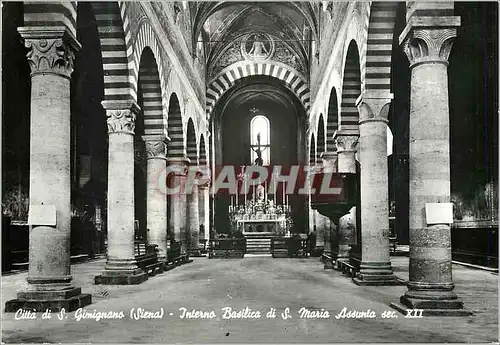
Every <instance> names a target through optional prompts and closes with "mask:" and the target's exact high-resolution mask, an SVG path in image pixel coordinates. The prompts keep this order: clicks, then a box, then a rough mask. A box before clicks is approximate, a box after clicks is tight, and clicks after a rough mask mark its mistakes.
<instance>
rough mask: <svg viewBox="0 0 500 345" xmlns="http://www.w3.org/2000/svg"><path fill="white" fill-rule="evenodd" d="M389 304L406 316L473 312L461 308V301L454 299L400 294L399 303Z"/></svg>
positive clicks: (467, 313) (467, 314) (463, 314)
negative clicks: (409, 296)
mask: <svg viewBox="0 0 500 345" xmlns="http://www.w3.org/2000/svg"><path fill="white" fill-rule="evenodd" d="M390 306H391V307H392V308H394V309H396V310H397V311H399V312H401V313H403V314H405V315H407V316H408V317H415V318H418V317H420V316H469V315H473V313H472V312H471V311H469V310H465V309H463V307H464V305H463V303H462V301H460V300H458V299H455V300H422V299H415V298H408V297H407V296H401V298H400V303H397V302H394V303H391V304H390Z"/></svg>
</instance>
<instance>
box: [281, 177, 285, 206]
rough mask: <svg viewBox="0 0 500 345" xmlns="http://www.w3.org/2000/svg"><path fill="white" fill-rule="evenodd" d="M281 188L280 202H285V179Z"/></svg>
mask: <svg viewBox="0 0 500 345" xmlns="http://www.w3.org/2000/svg"><path fill="white" fill-rule="evenodd" d="M281 188H282V189H283V198H282V199H281V204H283V205H284V204H285V181H283V183H282V184H281Z"/></svg>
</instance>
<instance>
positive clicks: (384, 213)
mask: <svg viewBox="0 0 500 345" xmlns="http://www.w3.org/2000/svg"><path fill="white" fill-rule="evenodd" d="M391 99H392V94H386V95H383V94H382V95H380V93H377V94H374V93H370V92H365V93H364V94H363V95H362V96H361V97H360V98H359V99H358V104H357V106H358V109H359V113H360V119H359V158H360V164H361V172H360V175H361V176H360V193H361V194H360V195H361V205H360V207H361V246H362V248H361V265H360V271H359V273H358V274H357V276H356V277H355V278H354V279H353V281H354V282H355V283H356V284H358V285H396V284H400V283H399V281H398V280H397V279H396V278H395V276H394V275H393V274H392V266H391V260H390V256H389V253H390V251H389V184H388V180H389V177H388V167H387V123H388V120H387V115H388V113H389V106H390V104H391Z"/></svg>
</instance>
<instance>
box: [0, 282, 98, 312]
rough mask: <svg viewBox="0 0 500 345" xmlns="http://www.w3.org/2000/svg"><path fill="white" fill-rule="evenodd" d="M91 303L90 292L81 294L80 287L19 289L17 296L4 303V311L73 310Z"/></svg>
mask: <svg viewBox="0 0 500 345" xmlns="http://www.w3.org/2000/svg"><path fill="white" fill-rule="evenodd" d="M91 303H92V295H91V294H87V293H85V294H82V289H81V288H72V289H68V290H55V291H36V290H34V291H20V292H18V293H17V298H16V299H13V300H10V301H7V302H6V303H5V312H6V313H13V312H16V311H18V310H19V309H23V310H30V311H36V312H43V311H46V310H47V309H49V310H51V311H52V312H58V311H60V310H61V309H63V308H64V309H65V310H66V311H75V310H76V309H78V308H82V307H85V306H87V305H89V304H91Z"/></svg>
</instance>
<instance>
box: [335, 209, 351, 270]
mask: <svg viewBox="0 0 500 345" xmlns="http://www.w3.org/2000/svg"><path fill="white" fill-rule="evenodd" d="M351 244H356V206H354V207H352V208H351V209H350V210H349V213H348V214H346V215H344V216H342V217H340V220H339V226H338V255H337V260H336V262H337V263H338V262H348V261H349V250H350V247H349V245H351ZM337 267H338V264H337Z"/></svg>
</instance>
